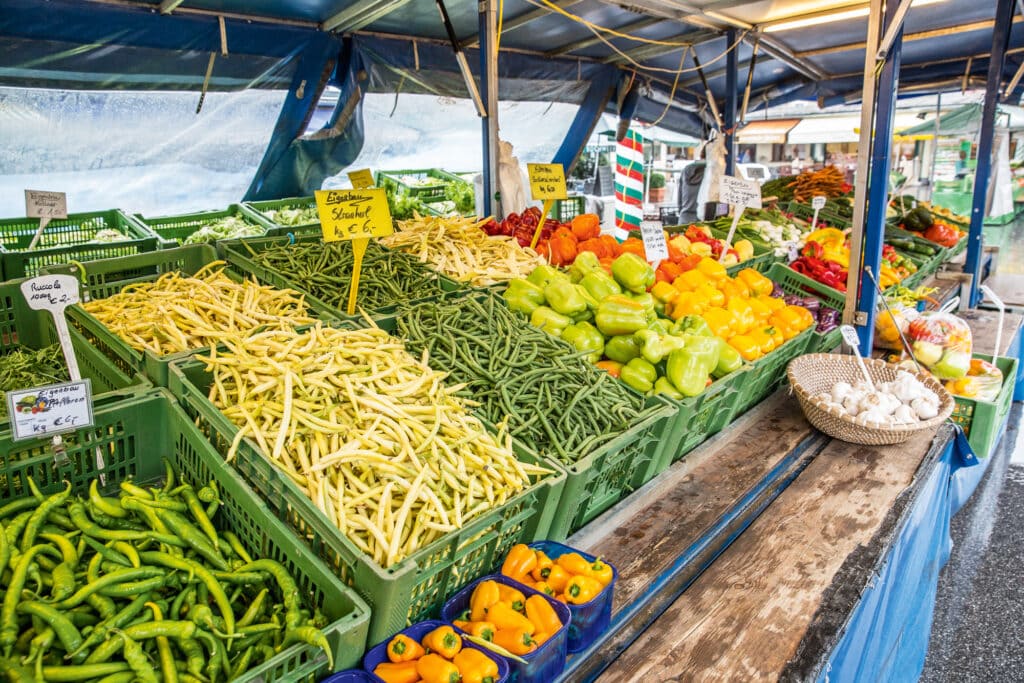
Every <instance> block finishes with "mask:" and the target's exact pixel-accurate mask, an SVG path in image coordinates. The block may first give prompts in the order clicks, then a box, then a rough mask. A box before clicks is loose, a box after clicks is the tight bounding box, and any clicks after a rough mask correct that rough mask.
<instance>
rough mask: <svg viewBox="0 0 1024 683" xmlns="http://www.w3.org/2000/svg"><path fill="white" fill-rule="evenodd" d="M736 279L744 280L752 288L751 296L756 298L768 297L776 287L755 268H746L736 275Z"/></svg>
mask: <svg viewBox="0 0 1024 683" xmlns="http://www.w3.org/2000/svg"><path fill="white" fill-rule="evenodd" d="M736 279H737V280H742V281H743V283H744V284H745V285H746V286H747V287H749V288H750V291H751V294H752V295H754V296H767V295H769V294H771V293H772V289H774V287H775V285H773V284H772V281H771V280H769V279H768V278H766V277H765V276H764V275H762V274H761V273H759V272H757V271H756V270H754V269H753V268H744V269H743V270H741V271H740V272H739V273H737V274H736Z"/></svg>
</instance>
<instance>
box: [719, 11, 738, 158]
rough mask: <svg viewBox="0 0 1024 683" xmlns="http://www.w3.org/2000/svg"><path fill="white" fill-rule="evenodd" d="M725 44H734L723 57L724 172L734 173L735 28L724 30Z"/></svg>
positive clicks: (736, 72) (736, 81) (736, 66)
mask: <svg viewBox="0 0 1024 683" xmlns="http://www.w3.org/2000/svg"><path fill="white" fill-rule="evenodd" d="M725 43H726V45H727V46H736V47H734V49H732V50H729V54H728V55H726V57H725V114H724V116H725V121H724V123H723V125H724V126H725V131H726V132H725V173H726V175H735V174H736V95H737V88H738V87H739V60H738V59H737V56H738V55H737V54H736V53H737V52H738V45H737V44H736V29H731V30H729V31H726V32H725Z"/></svg>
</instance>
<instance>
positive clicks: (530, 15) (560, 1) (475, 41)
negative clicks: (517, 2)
mask: <svg viewBox="0 0 1024 683" xmlns="http://www.w3.org/2000/svg"><path fill="white" fill-rule="evenodd" d="M581 2H583V0H553V3H552V4H554V5H555V6H557V7H559V8H560V9H566V8H568V7H572V6H573V5H578V4H579V3H581ZM549 14H552V10H550V9H548V8H547V7H537V8H536V9H532V10H530V11H529V12H523V13H522V14H520V15H518V16H514V17H511V18H509V19H505V20H503V21H502V22H501V34H502V35H505V34H506V33H508V32H509V31H515V30H516V29H517V28H522V27H523V26H526V25H527V24H529V23H530V22H531V21H535V20H537V19H540V18H541V17H546V16H548V15H549ZM479 44H480V40H479V38H478V37H477V36H473V37H472V38H468V39H466V40H464V41H462V42H461V43H459V46H460V47H462V48H463V49H465V48H467V47H475V46H476V45H479Z"/></svg>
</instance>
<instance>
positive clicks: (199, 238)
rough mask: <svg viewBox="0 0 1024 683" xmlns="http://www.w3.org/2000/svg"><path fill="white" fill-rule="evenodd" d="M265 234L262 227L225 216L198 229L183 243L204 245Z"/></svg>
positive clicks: (236, 217) (235, 217)
mask: <svg viewBox="0 0 1024 683" xmlns="http://www.w3.org/2000/svg"><path fill="white" fill-rule="evenodd" d="M265 232H266V230H265V229H264V228H263V227H262V226H259V225H256V224H255V223H249V222H248V221H246V220H244V219H242V218H239V217H238V216H225V217H224V218H218V219H217V220H215V221H213V222H212V223H207V224H206V225H204V226H203V227H201V228H199V229H198V230H196V231H195V232H194V233H192V234H191V235H189V237H188V239H186V240H185V242H184V243H185V244H205V243H207V242H216V241H218V240H231V239H238V238H240V237H257V236H259V235H262V234H264V233H265Z"/></svg>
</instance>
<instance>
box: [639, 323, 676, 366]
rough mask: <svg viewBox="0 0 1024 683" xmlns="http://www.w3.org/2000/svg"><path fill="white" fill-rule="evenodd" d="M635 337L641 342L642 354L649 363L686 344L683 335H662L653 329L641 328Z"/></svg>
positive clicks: (658, 360)
mask: <svg viewBox="0 0 1024 683" xmlns="http://www.w3.org/2000/svg"><path fill="white" fill-rule="evenodd" d="M633 337H634V338H635V339H636V340H637V341H638V342H640V355H641V356H643V357H644V360H646V361H647V362H648V363H658V362H660V361H661V360H662V359H663V358H665V357H666V356H668V354H670V353H672V352H673V351H676V350H678V349H682V348H684V347H685V346H686V342H685V341H683V339H682V337H673V336H672V335H669V334H666V335H660V334H658V333H657V332H654V331H653V330H639V331H638V332H637V333H636V334H634V335H633Z"/></svg>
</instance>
